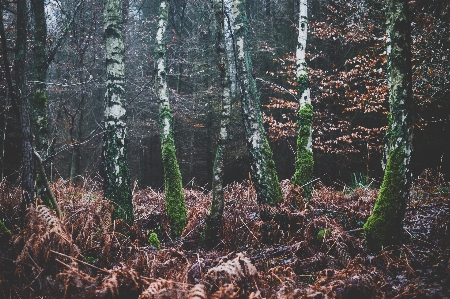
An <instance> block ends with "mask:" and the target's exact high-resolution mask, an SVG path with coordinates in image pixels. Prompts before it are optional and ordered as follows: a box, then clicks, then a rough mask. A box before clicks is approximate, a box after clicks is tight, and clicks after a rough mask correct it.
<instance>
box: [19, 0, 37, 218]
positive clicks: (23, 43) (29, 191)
mask: <svg viewBox="0 0 450 299" xmlns="http://www.w3.org/2000/svg"><path fill="white" fill-rule="evenodd" d="M27 20H28V16H27V3H26V0H18V1H17V27H16V28H17V39H16V50H15V51H16V52H15V57H14V73H15V79H16V88H15V91H14V93H15V95H14V99H15V100H16V105H17V108H18V111H19V118H20V125H21V133H22V183H21V185H22V207H21V210H22V215H24V212H25V209H26V207H27V206H29V205H31V204H33V202H34V193H33V187H34V164H33V145H32V134H31V123H30V111H29V107H28V101H27V97H26V95H27V85H26V78H25V63H26V61H25V60H26V51H27Z"/></svg>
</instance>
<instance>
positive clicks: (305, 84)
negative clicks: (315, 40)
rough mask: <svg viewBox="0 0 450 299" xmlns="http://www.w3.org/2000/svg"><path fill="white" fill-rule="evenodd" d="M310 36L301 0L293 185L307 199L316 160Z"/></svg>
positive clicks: (306, 2) (306, 14)
mask: <svg viewBox="0 0 450 299" xmlns="http://www.w3.org/2000/svg"><path fill="white" fill-rule="evenodd" d="M307 35H308V1H307V0H300V9H299V17H298V40H297V50H296V75H297V96H298V99H299V110H298V126H299V129H298V137H297V157H296V160H295V173H294V176H293V178H292V183H293V185H295V186H303V190H304V195H305V197H307V198H309V197H311V189H312V187H311V185H310V184H308V183H309V182H311V180H312V177H313V168H314V159H313V153H312V141H311V140H312V136H311V127H312V120H313V107H312V105H311V96H310V90H309V78H308V71H307V69H306V61H305V53H306V40H307Z"/></svg>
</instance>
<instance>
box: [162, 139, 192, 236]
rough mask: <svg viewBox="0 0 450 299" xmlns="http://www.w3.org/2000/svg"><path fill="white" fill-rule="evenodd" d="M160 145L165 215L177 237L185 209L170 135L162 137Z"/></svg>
mask: <svg viewBox="0 0 450 299" xmlns="http://www.w3.org/2000/svg"><path fill="white" fill-rule="evenodd" d="M161 145H162V160H163V165H164V187H165V196H166V211H167V217H168V218H169V224H170V228H171V231H172V236H174V237H179V236H181V233H182V232H183V229H184V228H185V227H186V224H187V219H186V214H187V210H186V204H185V200H184V194H183V185H182V179H181V173H180V169H179V167H178V162H177V158H176V153H175V144H174V141H173V137H172V135H169V136H168V137H167V138H164V139H163V140H162V141H161Z"/></svg>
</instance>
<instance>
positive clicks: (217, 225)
mask: <svg viewBox="0 0 450 299" xmlns="http://www.w3.org/2000/svg"><path fill="white" fill-rule="evenodd" d="M213 6H214V15H215V18H216V30H217V40H216V52H217V55H218V69H219V72H220V84H221V89H222V93H221V104H222V111H221V112H222V113H221V119H220V132H219V140H218V142H217V149H216V156H215V159H214V167H213V178H212V201H211V208H210V213H209V215H208V217H207V218H206V222H205V233H204V234H205V236H204V237H205V238H204V239H205V241H206V243H207V246H214V245H216V244H217V243H218V242H219V241H220V240H221V238H222V215H223V208H224V198H223V177H224V158H225V153H226V152H225V151H226V148H227V143H228V140H229V133H228V130H229V124H230V114H231V80H230V73H229V67H228V65H229V64H228V61H227V57H226V50H225V31H224V28H225V23H224V21H225V20H224V11H223V1H221V0H214V1H213ZM228 36H229V35H228Z"/></svg>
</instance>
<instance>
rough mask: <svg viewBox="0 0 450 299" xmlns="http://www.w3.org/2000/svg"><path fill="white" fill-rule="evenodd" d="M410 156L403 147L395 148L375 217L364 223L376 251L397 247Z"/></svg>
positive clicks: (376, 206) (384, 179)
mask: <svg viewBox="0 0 450 299" xmlns="http://www.w3.org/2000/svg"><path fill="white" fill-rule="evenodd" d="M406 156H407V155H406V154H405V153H404V152H403V151H402V149H401V148H396V149H392V150H391V151H390V153H389V158H388V162H387V165H386V170H385V174H384V178H383V184H382V186H381V189H380V194H379V195H378V198H377V201H376V203H375V207H374V209H373V212H372V215H371V216H370V217H369V219H367V222H366V223H365V224H364V233H365V236H366V241H367V245H368V246H369V247H370V248H371V249H373V250H380V249H381V248H382V247H383V246H387V245H391V244H395V243H396V242H398V237H399V236H400V233H401V228H402V225H401V222H402V220H403V216H404V213H405V208H406V206H405V202H404V192H407V190H405V188H402V186H405V165H404V159H405V158H406Z"/></svg>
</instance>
